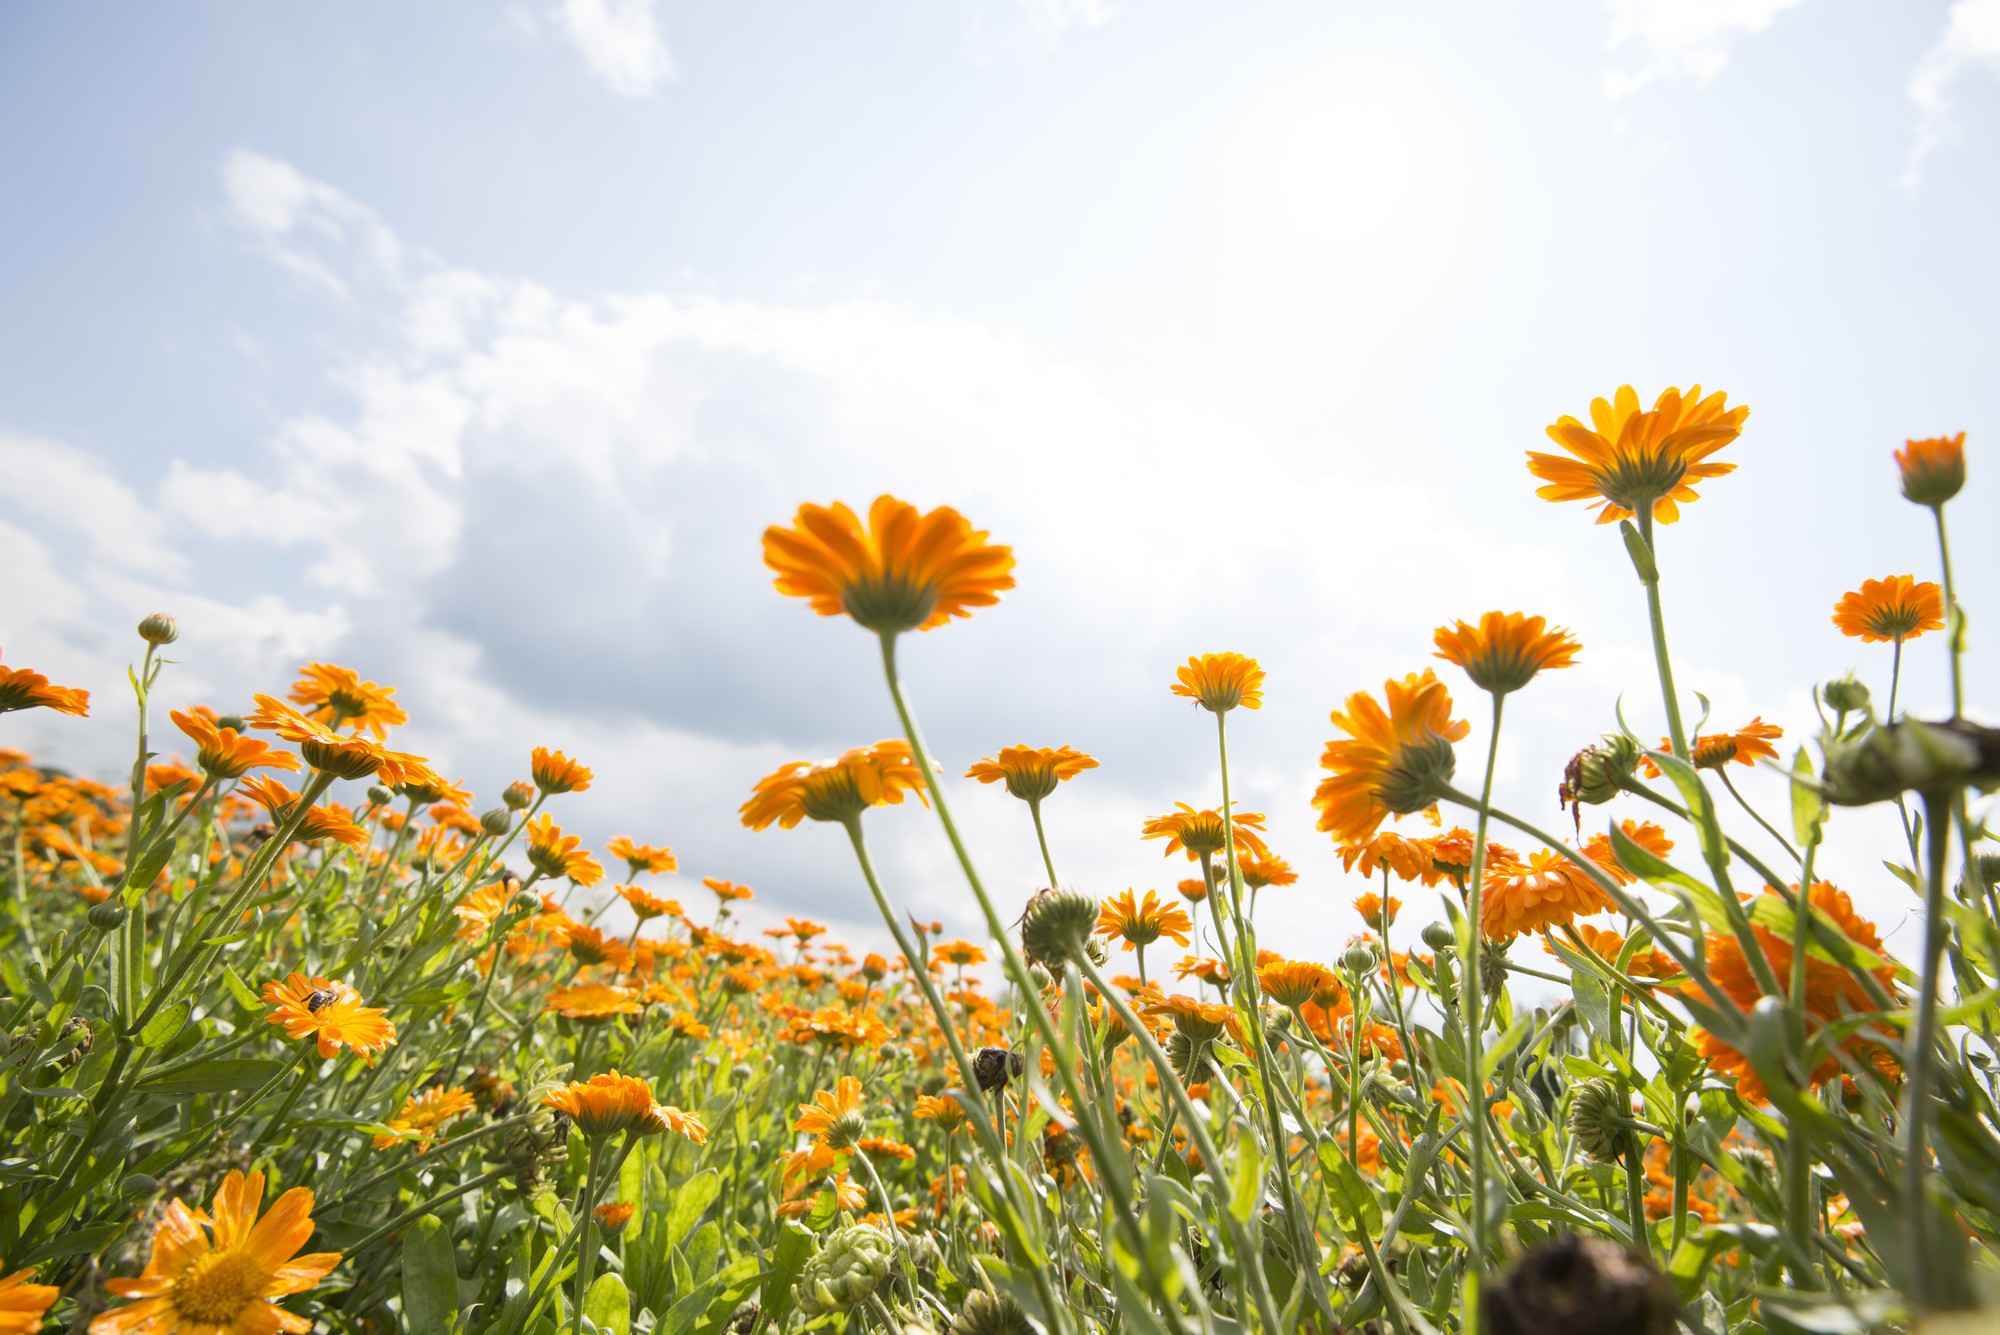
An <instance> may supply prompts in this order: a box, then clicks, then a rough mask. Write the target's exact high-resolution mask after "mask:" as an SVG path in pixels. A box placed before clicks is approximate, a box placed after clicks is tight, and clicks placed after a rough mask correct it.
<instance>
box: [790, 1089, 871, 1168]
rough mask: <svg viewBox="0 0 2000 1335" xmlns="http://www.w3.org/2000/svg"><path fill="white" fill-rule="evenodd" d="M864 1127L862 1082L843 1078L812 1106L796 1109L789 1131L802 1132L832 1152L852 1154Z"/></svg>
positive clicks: (810, 1104)
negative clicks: (848, 1151)
mask: <svg viewBox="0 0 2000 1335" xmlns="http://www.w3.org/2000/svg"><path fill="white" fill-rule="evenodd" d="M866 1125H867V1124H866V1123H865V1122H864V1121H863V1120H862V1117H861V1082H860V1081H859V1080H856V1079H855V1078H854V1077H853V1076H851V1075H844V1076H842V1077H840V1079H839V1080H838V1081H836V1082H835V1084H834V1087H833V1089H832V1090H830V1091H829V1090H824V1089H822V1090H820V1091H818V1092H817V1093H815V1094H814V1095H813V1101H812V1102H811V1103H801V1104H800V1105H799V1115H798V1116H797V1117H796V1118H794V1119H793V1121H792V1130H794V1131H803V1132H805V1133H806V1134H807V1135H809V1136H811V1137H812V1138H813V1139H814V1140H815V1141H816V1142H818V1143H819V1144H821V1145H824V1146H826V1147H827V1148H828V1149H830V1150H833V1151H835V1152H839V1151H843V1150H851V1149H853V1148H854V1147H855V1145H856V1144H857V1143H859V1141H860V1139H861V1132H862V1130H863V1129H864V1127H865V1126H866Z"/></svg>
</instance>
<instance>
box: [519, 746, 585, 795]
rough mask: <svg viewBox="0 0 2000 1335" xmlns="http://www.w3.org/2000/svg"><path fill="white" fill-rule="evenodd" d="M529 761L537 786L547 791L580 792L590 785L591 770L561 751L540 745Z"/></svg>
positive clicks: (531, 754) (530, 771)
mask: <svg viewBox="0 0 2000 1335" xmlns="http://www.w3.org/2000/svg"><path fill="white" fill-rule="evenodd" d="M528 762H529V769H528V772H529V774H530V775H531V776H532V777H533V778H534V780H535V787H537V788H539V789H541V790H542V791H543V792H545V793H580V792H583V791H585V790H586V789H588V788H589V787H590V771H589V770H587V769H585V768H584V767H583V766H582V765H579V764H578V763H577V762H576V761H574V760H571V759H570V758H569V757H568V756H566V755H564V754H563V753H562V752H560V751H551V750H549V748H547V747H546V746H538V747H536V748H535V749H534V750H533V751H532V752H530V753H529V756H528Z"/></svg>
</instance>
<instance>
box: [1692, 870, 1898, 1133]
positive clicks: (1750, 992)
mask: <svg viewBox="0 0 2000 1335" xmlns="http://www.w3.org/2000/svg"><path fill="white" fill-rule="evenodd" d="M1764 893H1765V894H1768V895H1775V894H1777V893H1778V892H1777V891H1776V890H1773V889H1772V888H1771V887H1769V886H1766V887H1765V888H1764ZM1807 898H1808V900H1809V902H1810V903H1811V904H1812V906H1813V908H1815V909H1817V910H1819V914H1820V916H1822V917H1824V918H1826V919H1828V920H1830V921H1831V922H1832V923H1833V925H1834V926H1836V927H1838V928H1839V929H1840V931H1841V932H1842V933H1844V934H1845V935H1846V936H1847V938H1848V940H1850V941H1853V942H1854V943H1855V944H1856V945H1858V946H1860V947H1862V948H1863V949H1865V950H1867V951H1869V952H1871V953H1872V954H1874V955H1875V956H1876V957H1878V958H1880V959H1881V960H1882V961H1883V963H1882V965H1881V966H1880V967H1879V968H1875V969H1872V970H1870V972H1871V973H1873V974H1874V975H1875V978H1876V980H1877V981H1878V982H1879V983H1880V984H1881V985H1882V987H1883V988H1884V989H1893V987H1894V986H1895V979H1896V970H1895V966H1894V965H1893V964H1891V963H1889V962H1888V953H1887V952H1886V951H1885V950H1884V949H1883V948H1882V939H1881V937H1880V936H1879V935H1877V934H1876V931H1875V924H1874V923H1872V922H1870V921H1868V920H1867V919H1866V918H1864V917H1862V916H1861V915H1860V914H1858V913H1856V912H1855V911H1854V902H1853V901H1852V900H1851V899H1849V898H1848V897H1847V895H1846V894H1845V893H1844V892H1843V891H1841V890H1839V889H1836V888H1835V887H1834V886H1832V885H1829V884H1828V883H1826V882H1825V881H1820V882H1817V883H1815V884H1814V886H1813V887H1812V890H1811V891H1810V892H1809V894H1808V896H1807ZM1750 930H1751V932H1752V934H1753V935H1754V936H1755V938H1756V941H1757V945H1758V948H1759V949H1760V950H1762V951H1763V952H1764V958H1765V959H1766V960H1767V961H1769V962H1770V966H1771V973H1772V975H1773V976H1774V977H1776V978H1777V979H1778V981H1779V985H1780V986H1781V987H1782V986H1785V985H1786V983H1787V980H1789V979H1790V978H1791V971H1792V943H1791V942H1790V941H1789V940H1787V939H1786V938H1785V937H1783V936H1780V935H1779V934H1778V933H1775V932H1772V931H1770V930H1768V929H1766V928H1764V927H1762V926H1755V925H1753V926H1752V927H1751V929H1750ZM1707 947H1708V948H1707V951H1706V963H1707V965H1708V976H1709V978H1710V979H1711V980H1712V981H1713V982H1714V983H1715V984H1716V986H1718V987H1720V988H1721V989H1722V990H1723V992H1724V993H1726V994H1727V995H1728V997H1729V999H1730V1000H1731V1001H1732V1002H1734V1003H1735V1004H1736V1006H1737V1007H1738V1008H1739V1009H1741V1010H1742V1011H1744V1012H1745V1013H1746V1014H1747V1013H1748V1012H1749V1011H1750V1009H1751V1007H1753V1006H1755V1005H1756V1004H1757V1002H1758V1000H1759V999H1760V998H1761V997H1762V996H1763V995H1764V994H1763V989H1762V988H1760V987H1759V986H1758V984H1757V975H1756V974H1755V973H1754V972H1753V971H1752V970H1751V967H1750V961H1749V957H1748V956H1746V955H1745V954H1744V953H1743V947H1742V946H1741V944H1740V943H1738V941H1737V940H1736V936H1735V934H1734V933H1732V932H1711V933H1709V935H1708V941H1707ZM1696 988H1697V985H1696V984H1694V983H1692V982H1690V983H1687V984H1684V985H1683V987H1682V989H1681V990H1682V991H1684V992H1686V993H1688V994H1689V995H1690V996H1704V997H1705V996H1706V994H1705V993H1702V992H1698V991H1697V990H1696ZM1873 1009H1874V1003H1873V1002H1872V1001H1870V999H1869V996H1868V991H1867V989H1866V988H1864V987H1863V986H1862V985H1861V982H1860V980H1859V979H1857V978H1856V977H1855V976H1854V975H1853V974H1852V973H1849V972H1848V971H1847V969H1846V968H1845V967H1844V966H1842V965H1839V964H1835V963H1834V962H1833V961H1832V960H1823V959H1820V958H1819V957H1818V956H1816V955H1813V954H1810V953H1808V954H1807V956H1806V1031H1807V1036H1808V1037H1810V1036H1811V1034H1812V1033H1813V1032H1814V1031H1815V1030H1817V1029H1818V1028H1819V1027H1820V1026H1821V1025H1824V1024H1827V1023H1830V1022H1832V1021H1834V1020H1837V1019H1839V1018H1840V1017H1841V1016H1843V1015H1846V1014H1849V1013H1851V1012H1855V1011H1868V1010H1873ZM1841 1047H1843V1048H1845V1049H1846V1050H1847V1051H1848V1052H1850V1053H1852V1054H1854V1055H1855V1056H1857V1057H1860V1058H1862V1059H1863V1060H1864V1061H1867V1062H1870V1063H1871V1064H1873V1065H1874V1066H1875V1067H1876V1069H1878V1070H1882V1071H1884V1073H1885V1074H1886V1073H1887V1072H1888V1071H1890V1070H1893V1069H1894V1064H1895V1063H1894V1058H1893V1057H1892V1056H1891V1055H1890V1054H1889V1053H1888V1052H1886V1051H1885V1050H1883V1049H1882V1048H1881V1047H1879V1046H1878V1045H1876V1044H1874V1043H1871V1042H1870V1041H1869V1040H1868V1039H1866V1038H1864V1037H1863V1036H1861V1035H1859V1034H1856V1035H1855V1036H1853V1037H1851V1038H1849V1039H1847V1040H1846V1041H1845V1042H1843V1043H1842V1044H1841ZM1695 1048H1696V1051H1698V1052H1700V1053H1701V1055H1702V1056H1703V1057H1705V1058H1707V1059H1708V1064H1709V1066H1710V1067H1712V1068H1713V1069H1714V1070H1716V1071H1718V1072H1721V1073H1723V1074H1725V1075H1733V1076H1734V1077H1735V1078H1736V1087H1737V1089H1738V1091H1739V1092H1740V1093H1741V1094H1742V1095H1743V1097H1744V1098H1746V1099H1750V1100H1752V1101H1754V1102H1760V1103H1761V1102H1764V1101H1765V1100H1766V1099H1767V1098H1768V1097H1769V1094H1770V1091H1769V1090H1768V1089H1766V1088H1765V1086H1764V1082H1763V1081H1762V1080H1761V1079H1760V1078H1759V1077H1758V1075H1757V1073H1756V1071H1755V1070H1753V1069H1752V1068H1751V1066H1750V1062H1749V1059H1748V1058H1746V1057H1745V1056H1744V1055H1743V1054H1742V1053H1740V1052H1738V1051H1737V1050H1736V1049H1735V1048H1732V1047H1730V1046H1729V1045H1728V1044H1727V1043H1724V1042H1723V1041H1722V1040H1721V1039H1719V1038H1717V1037H1716V1036H1715V1035H1713V1034H1711V1033H1709V1032H1707V1031H1706V1030H1704V1029H1699V1028H1698V1029H1696V1030H1695ZM1840 1069H1841V1065H1840V1059H1839V1058H1838V1057H1836V1056H1832V1055H1829V1056H1828V1057H1827V1058H1826V1060H1825V1061H1823V1062H1821V1063H1820V1065H1819V1067H1818V1068H1817V1069H1815V1070H1814V1071H1813V1073H1812V1077H1811V1079H1812V1083H1813V1085H1814V1086H1818V1085H1820V1084H1823V1083H1825V1082H1826V1081H1827V1080H1830V1079H1832V1078H1833V1077H1834V1076H1835V1075H1837V1074H1839V1073H1840Z"/></svg>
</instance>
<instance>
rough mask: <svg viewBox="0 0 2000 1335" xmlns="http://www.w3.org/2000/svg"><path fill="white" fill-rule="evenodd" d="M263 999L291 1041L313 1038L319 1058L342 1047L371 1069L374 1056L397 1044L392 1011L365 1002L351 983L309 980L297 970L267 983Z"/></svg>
mask: <svg viewBox="0 0 2000 1335" xmlns="http://www.w3.org/2000/svg"><path fill="white" fill-rule="evenodd" d="M263 998H264V1000H265V1002H267V1003H268V1004H269V1005H270V1006H271V1007H272V1011H271V1013H270V1015H268V1016H266V1017H265V1018H266V1019H267V1020H269V1021H270V1023H272V1024H275V1025H277V1026H279V1027H280V1028H282V1029H283V1030H284V1031H285V1037H287V1038H291V1039H300V1038H311V1039H314V1040H316V1041H317V1042H318V1044H319V1055H320V1056H321V1057H331V1056H333V1055H334V1054H335V1053H337V1052H339V1051H340V1050H341V1049H342V1048H349V1049H352V1050H353V1052H354V1055H355V1056H357V1057H359V1058H361V1060H362V1061H363V1062H364V1063H366V1064H367V1065H369V1066H373V1065H374V1064H375V1054H376V1053H378V1052H381V1051H384V1050H385V1049H387V1048H388V1047H389V1046H390V1045H391V1044H393V1043H394V1042H395V1041H396V1025H395V1023H394V1022H393V1021H392V1020H390V1019H389V1015H388V1012H387V1011H384V1010H381V1009H380V1008H378V1007H375V1006H364V1005H362V1004H361V994H360V993H359V992H356V991H355V990H354V989H353V988H352V987H349V986H348V985H347V984H346V983H336V982H331V981H329V980H327V979H325V978H320V977H317V976H314V977H310V978H309V977H307V976H306V975H305V974H303V973H299V972H297V971H296V970H294V971H293V972H292V973H291V974H290V976H288V977H287V978H286V979H285V981H284V982H282V983H278V982H270V983H266V984H264V990H263Z"/></svg>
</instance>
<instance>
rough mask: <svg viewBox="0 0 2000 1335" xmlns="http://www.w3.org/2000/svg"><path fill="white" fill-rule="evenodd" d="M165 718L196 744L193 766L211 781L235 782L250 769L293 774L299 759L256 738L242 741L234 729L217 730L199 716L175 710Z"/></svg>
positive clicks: (247, 738) (213, 721) (219, 728)
mask: <svg viewBox="0 0 2000 1335" xmlns="http://www.w3.org/2000/svg"><path fill="white" fill-rule="evenodd" d="M167 717H169V718H171V719H172V720H173V721H174V726H175V727H177V728H179V729H180V730H181V731H182V732H184V733H186V734H187V735H188V738H189V739H190V740H191V741H193V742H194V744H195V748H196V749H195V763H196V764H197V765H200V766H201V767H202V769H203V770H204V771H205V772H206V773H208V774H209V775H210V776H211V777H213V778H217V779H236V778H241V777H242V776H243V775H245V774H247V773H249V772H250V771H251V770H253V769H283V770H295V769H297V768H298V767H299V758H298V757H297V756H295V755H293V754H292V753H291V752H290V751H279V750H277V749H275V748H274V747H272V746H271V744H270V743H268V742H266V741H264V740H263V739H262V738H259V737H245V736H244V735H243V734H242V733H240V732H238V731H237V730H236V729H235V728H222V727H218V726H216V723H215V720H213V719H211V718H208V717H206V716H204V715H202V714H198V713H189V712H187V711H185V710H180V709H175V710H171V711H169V712H168V715H167Z"/></svg>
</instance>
